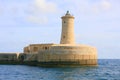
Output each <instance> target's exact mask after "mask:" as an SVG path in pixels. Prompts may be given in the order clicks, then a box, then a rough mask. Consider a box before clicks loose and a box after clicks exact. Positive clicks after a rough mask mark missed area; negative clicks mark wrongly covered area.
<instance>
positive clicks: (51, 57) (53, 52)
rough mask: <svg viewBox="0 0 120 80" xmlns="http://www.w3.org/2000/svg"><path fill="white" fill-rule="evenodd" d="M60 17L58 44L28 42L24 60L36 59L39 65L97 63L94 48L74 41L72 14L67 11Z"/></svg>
mask: <svg viewBox="0 0 120 80" xmlns="http://www.w3.org/2000/svg"><path fill="white" fill-rule="evenodd" d="M61 18H62V31H61V40H60V44H54V43H50V44H30V45H29V46H26V47H25V48H24V54H25V55H26V57H25V60H24V61H37V62H38V63H37V65H40V66H80V65H97V50H96V48H95V47H92V46H89V45H83V44H76V43H75V38H74V16H72V15H71V14H70V13H69V11H67V13H66V14H65V15H64V16H62V17H61Z"/></svg>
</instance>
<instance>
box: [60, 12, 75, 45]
mask: <svg viewBox="0 0 120 80" xmlns="http://www.w3.org/2000/svg"><path fill="white" fill-rule="evenodd" d="M61 19H62V33H61V41H60V44H75V39H74V16H72V15H71V14H70V13H69V11H67V13H66V15H65V16H62V17H61Z"/></svg>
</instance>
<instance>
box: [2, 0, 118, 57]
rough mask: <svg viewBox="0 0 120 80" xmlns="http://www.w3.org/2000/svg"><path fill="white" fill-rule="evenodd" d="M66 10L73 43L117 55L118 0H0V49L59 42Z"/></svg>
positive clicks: (13, 49)
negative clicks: (72, 21)
mask: <svg viewBox="0 0 120 80" xmlns="http://www.w3.org/2000/svg"><path fill="white" fill-rule="evenodd" d="M67 10H69V11H70V13H71V14H72V15H74V17H75V38H76V43H78V44H87V45H91V46H95V47H96V48H97V49H98V58H112V59H118V58H119V59H120V0H0V52H22V51H23V47H24V46H27V45H29V44H35V43H57V44H58V43H59V42H60V35H61V16H63V15H64V14H65V13H66V11H67Z"/></svg>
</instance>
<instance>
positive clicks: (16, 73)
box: [0, 59, 120, 80]
mask: <svg viewBox="0 0 120 80" xmlns="http://www.w3.org/2000/svg"><path fill="white" fill-rule="evenodd" d="M98 62H99V65H98V67H76V68H75V67H74V68H68V67H67V68H41V67H35V66H23V65H0V80H120V60H110V59H109V60H107V59H106V60H98Z"/></svg>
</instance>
